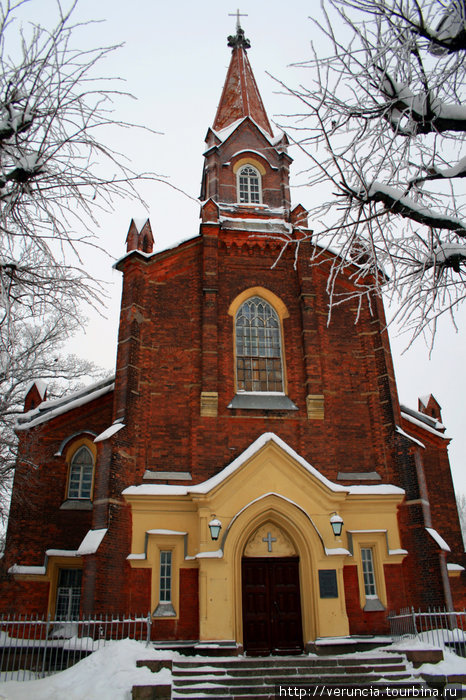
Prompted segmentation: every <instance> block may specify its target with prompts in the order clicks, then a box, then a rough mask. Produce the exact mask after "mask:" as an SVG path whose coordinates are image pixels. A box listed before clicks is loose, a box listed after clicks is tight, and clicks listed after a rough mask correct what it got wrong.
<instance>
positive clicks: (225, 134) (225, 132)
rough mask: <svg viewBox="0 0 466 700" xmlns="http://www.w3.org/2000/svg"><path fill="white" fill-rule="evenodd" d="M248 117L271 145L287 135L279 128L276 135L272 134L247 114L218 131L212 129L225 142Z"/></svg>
mask: <svg viewBox="0 0 466 700" xmlns="http://www.w3.org/2000/svg"><path fill="white" fill-rule="evenodd" d="M246 119H249V121H251V122H252V123H253V124H254V126H256V127H257V128H258V129H259V131H260V132H261V134H262V135H263V136H264V138H265V139H267V141H268V142H269V143H270V145H271V146H277V145H278V144H279V143H280V141H281V140H282V138H283V136H284V135H285V133H284V132H283V131H281V130H278V132H277V135H276V136H271V135H270V134H268V133H267V132H266V131H265V129H263V128H262V127H261V126H259V124H258V123H257V122H256V121H254V119H252V118H251V117H249V116H245V117H241V118H240V119H237V120H236V121H234V122H232V123H231V124H229V125H228V126H226V127H225V128H224V129H219V130H218V131H216V130H215V129H211V131H212V133H214V134H215V136H216V137H217V138H218V139H219V140H220V141H221V142H222V143H223V141H226V140H227V139H228V138H229V137H230V136H231V135H232V133H233V132H234V131H236V129H237V128H238V127H239V126H240V124H242V123H243V122H244V121H246Z"/></svg>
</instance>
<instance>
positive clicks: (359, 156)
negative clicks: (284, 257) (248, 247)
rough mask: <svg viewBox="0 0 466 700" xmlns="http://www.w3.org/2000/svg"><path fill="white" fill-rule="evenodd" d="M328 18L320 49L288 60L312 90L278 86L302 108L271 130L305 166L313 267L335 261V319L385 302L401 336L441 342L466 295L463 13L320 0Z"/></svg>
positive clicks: (402, 1)
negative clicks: (446, 322) (344, 309)
mask: <svg viewBox="0 0 466 700" xmlns="http://www.w3.org/2000/svg"><path fill="white" fill-rule="evenodd" d="M322 16H323V19H322V20H319V19H316V18H315V17H314V18H311V19H312V22H313V23H314V25H316V26H317V28H318V30H319V32H320V34H321V38H322V39H323V41H324V42H326V46H327V52H326V54H323V53H322V50H321V48H320V47H321V46H322V43H320V44H319V52H317V50H316V49H315V48H314V46H313V45H311V49H312V54H311V56H310V59H309V60H308V61H305V62H301V63H299V64H296V67H297V68H299V69H304V68H305V69H307V71H306V75H307V76H308V79H309V81H310V82H309V83H306V82H304V84H303V83H302V84H301V85H299V87H296V88H294V87H292V86H289V85H284V84H283V83H280V85H281V86H282V88H284V89H285V90H286V92H287V93H288V94H289V95H291V96H293V97H294V98H295V104H296V108H295V112H294V113H289V114H287V115H282V118H281V120H280V122H279V124H278V125H279V126H280V127H281V128H283V129H286V131H287V133H288V135H289V138H290V140H291V141H292V142H293V144H294V146H295V147H296V148H299V149H301V151H302V152H303V153H304V154H305V155H306V156H307V158H308V164H309V165H308V168H307V169H306V170H305V171H303V172H302V174H301V178H302V181H301V182H300V183H299V184H300V186H301V187H303V186H307V187H309V189H310V190H311V191H312V196H311V201H314V202H317V203H316V204H315V205H313V207H312V208H311V209H310V210H309V221H310V224H309V225H310V227H311V228H312V229H313V234H312V244H313V248H312V251H313V252H312V254H311V262H312V263H313V264H316V265H320V264H322V260H323V259H324V257H325V256H323V254H322V251H328V250H332V251H334V253H335V254H336V256H335V257H334V259H333V262H332V264H331V266H330V279H329V283H328V293H329V297H330V313H331V307H332V305H335V304H340V303H343V302H344V301H345V299H350V300H355V299H357V300H359V304H364V303H366V302H368V303H369V304H370V303H371V302H370V298H371V295H372V296H373V295H376V296H377V295H382V294H387V295H389V297H390V298H394V299H396V300H397V303H398V304H399V308H400V310H399V312H398V316H397V320H398V322H399V323H400V324H402V326H403V328H404V329H405V330H406V329H408V330H410V331H411V332H412V334H413V336H416V335H417V334H419V333H424V332H425V331H426V330H427V329H430V330H431V331H432V332H433V333H435V329H436V320H437V318H438V317H439V316H442V315H443V314H445V313H448V314H450V315H451V316H452V318H454V311H455V308H456V307H457V306H458V305H459V304H460V303H462V301H463V300H464V298H465V294H466V290H465V282H466V269H465V257H464V240H465V238H466V192H465V189H464V178H465V177H466V153H465V151H464V144H465V139H466V106H465V105H466V50H465V49H466V34H465V31H466V18H465V4H464V2H461V1H460V0H452V2H450V3H448V4H446V3H444V2H442V1H441V0H390V2H389V1H388V0H371V1H370V2H369V0H323V3H322ZM342 23H343V27H342ZM288 245H292V242H291V243H289V244H288ZM358 250H359V251H361V250H364V254H363V255H361V254H359V253H358V252H357V251H358ZM355 251H356V252H355ZM375 270H383V271H384V273H385V274H384V275H379V274H376V273H374V271H375ZM342 275H344V276H345V277H346V279H351V280H352V282H353V284H354V287H353V288H352V289H350V290H348V291H342V290H343V287H341V286H339V284H338V279H339V278H340V276H342ZM371 275H372V276H371Z"/></svg>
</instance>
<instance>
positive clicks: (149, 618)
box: [146, 610, 152, 647]
mask: <svg viewBox="0 0 466 700" xmlns="http://www.w3.org/2000/svg"><path fill="white" fill-rule="evenodd" d="M151 625H152V615H151V614H150V610H149V612H148V613H147V618H146V627H147V634H146V647H148V646H149V644H150V637H151Z"/></svg>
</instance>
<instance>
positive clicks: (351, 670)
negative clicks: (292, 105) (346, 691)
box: [133, 654, 425, 700]
mask: <svg viewBox="0 0 466 700" xmlns="http://www.w3.org/2000/svg"><path fill="white" fill-rule="evenodd" d="M142 663H143V662H140V664H138V665H141V664H142ZM147 665H148V666H149V667H150V665H149V663H148V664H147ZM172 679H173V680H172V698H173V700H194V699H195V700H198V699H200V698H213V699H215V700H224V699H225V700H226V699H227V698H228V700H232V698H238V699H239V698H241V700H247V698H254V699H258V698H259V699H261V698H262V699H264V700H265V699H266V698H268V699H274V698H276V697H277V698H278V697H280V694H279V688H280V686H281V687H282V689H285V688H286V689H287V690H288V689H289V688H291V689H292V690H293V692H294V688H295V687H296V688H300V687H301V688H302V687H305V686H314V687H315V686H318V690H317V691H316V694H317V695H319V696H321V691H322V690H323V689H324V688H325V686H337V687H342V686H351V687H352V688H353V689H354V687H357V686H364V687H366V688H367V686H369V685H373V684H379V685H381V686H382V687H383V688H385V686H389V687H391V688H394V687H395V686H399V687H400V693H401V688H403V697H409V696H410V695H411V693H410V692H409V689H411V688H412V689H414V688H417V689H418V690H419V687H420V686H423V685H424V684H425V681H424V680H423V679H422V678H419V677H418V676H413V675H412V672H411V670H409V669H408V668H407V661H406V658H405V657H404V656H402V655H392V654H391V655H390V656H384V655H380V656H378V655H376V654H374V655H368V656H367V655H359V654H358V655H355V656H349V655H348V656H337V657H334V656H331V657H322V656H320V657H314V656H312V657H310V656H293V657H286V656H280V657H277V656H275V657H274V656H269V657H260V658H259V657H257V658H247V657H246V658H245V657H236V658H212V657H211V658H202V659H200V658H197V659H186V660H177V661H173V667H172ZM405 689H406V690H405ZM322 696H324V697H325V696H326V694H325V691H323V692H322ZM136 697H137V698H141V699H142V698H143V697H145V698H146V697H147V698H149V697H153V698H156V697H158V695H156V694H154V695H144V696H143V695H135V694H134V692H133V698H136ZM282 697H300V695H299V692H298V694H297V695H285V694H284V693H282ZM301 697H305V696H304V695H301ZM418 697H419V696H418Z"/></svg>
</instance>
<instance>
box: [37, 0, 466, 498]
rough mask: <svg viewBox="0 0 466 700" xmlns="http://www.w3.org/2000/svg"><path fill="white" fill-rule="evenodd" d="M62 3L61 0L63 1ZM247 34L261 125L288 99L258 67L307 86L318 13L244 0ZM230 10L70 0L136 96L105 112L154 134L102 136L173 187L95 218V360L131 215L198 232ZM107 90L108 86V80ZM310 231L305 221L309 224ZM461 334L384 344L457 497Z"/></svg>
mask: <svg viewBox="0 0 466 700" xmlns="http://www.w3.org/2000/svg"><path fill="white" fill-rule="evenodd" d="M64 6H66V3H64ZM240 9H241V12H242V13H247V15H248V16H247V17H243V18H242V20H241V21H242V26H243V28H244V30H245V34H246V36H247V37H248V38H249V39H250V40H251V44H252V47H251V49H250V50H249V52H248V54H249V59H250V61H251V64H252V68H253V71H254V74H255V77H256V80H257V82H258V85H259V90H260V92H261V95H262V99H263V101H264V104H265V107H266V109H267V112H268V114H269V117H270V118H271V119H272V120H276V121H278V122H279V121H280V117H279V116H278V115H280V114H283V113H285V114H286V113H290V112H293V111H294V110H295V109H296V105H294V104H293V102H292V100H291V99H290V98H289V97H287V96H285V95H284V94H283V93H281V91H280V88H279V87H278V85H277V83H276V82H274V81H273V79H272V78H271V77H270V76H269V75H267V73H270V74H272V75H273V76H275V77H277V78H279V79H281V80H283V81H284V82H285V83H287V84H289V85H292V86H297V85H298V84H299V83H300V82H307V84H310V82H311V80H312V75H311V73H310V71H309V70H302V69H301V70H298V69H296V68H293V67H290V65H289V64H291V63H294V62H300V61H304V60H306V59H308V58H310V41H311V39H312V40H313V41H315V42H316V46H317V49H318V50H319V51H322V55H324V54H325V45H324V44H323V43H321V41H320V39H319V34H318V31H317V30H316V28H315V26H314V25H313V23H312V21H311V19H309V17H308V16H309V14H310V13H311V12H314V14H315V16H318V14H319V12H320V9H319V6H318V4H317V3H315V2H303V1H302V0H293V1H292V2H288V3H284V2H283V1H282V0H268V1H267V2H265V1H264V0H245V1H244V4H243V6H242V7H241V8H240ZM229 13H236V7H235V6H234V5H233V4H232V3H230V2H225V1H224V0H216V1H215V2H214V1H213V0H198V1H197V2H192V0H178V1H177V2H171V3H170V2H167V1H166V0H164V1H163V2H162V1H161V0H133V1H132V3H131V5H130V4H129V3H128V2H127V1H125V2H123V1H122V0H99V1H98V2H96V1H95V0H79V2H78V7H77V10H76V12H75V19H76V20H80V21H86V20H104V22H103V23H97V24H93V25H89V26H87V27H85V28H82V29H80V30H79V32H77V33H76V35H75V45H77V46H79V47H80V48H85V47H95V46H98V45H109V44H120V43H124V46H123V47H122V48H120V49H118V51H116V52H114V53H113V54H111V55H110V56H109V57H108V58H107V59H106V60H105V62H104V63H103V64H102V66H101V73H102V74H104V73H105V74H106V75H108V76H112V77H115V76H118V77H119V78H122V79H123V80H124V81H125V82H124V83H122V84H120V85H119V87H120V89H122V90H125V91H128V92H130V93H132V95H134V97H135V98H136V99H135V100H131V99H128V98H121V99H120V98H118V99H117V100H116V102H115V110H116V112H115V118H116V119H121V120H122V121H127V122H138V123H139V124H142V125H146V126H147V127H150V128H151V129H154V130H156V131H159V132H163V133H162V134H161V135H155V134H149V133H143V132H138V131H137V130H135V129H128V130H126V131H125V132H120V133H119V134H118V135H115V134H111V135H109V138H110V139H111V140H113V145H114V146H115V147H117V148H118V149H119V150H120V151H121V152H122V153H123V154H125V155H126V156H127V157H128V158H129V159H130V160H131V161H132V165H133V167H134V169H135V170H138V171H153V172H157V173H160V174H162V175H164V176H166V177H167V178H168V179H169V182H170V183H172V184H173V185H174V186H175V187H177V188H179V189H180V190H182V191H184V192H185V193H186V195H184V194H182V193H181V192H179V191H177V190H174V189H171V188H170V187H168V186H167V185H164V184H159V183H151V184H150V185H141V187H140V190H141V193H142V194H143V196H144V197H145V199H146V202H147V210H144V209H143V208H142V207H141V205H140V204H138V203H137V202H134V201H124V202H115V208H114V211H113V212H112V213H108V214H104V213H99V214H98V217H97V218H98V221H99V228H98V229H96V231H95V233H96V234H97V235H98V241H99V244H100V245H102V246H103V248H104V249H105V250H107V251H108V253H109V256H106V255H104V254H103V253H100V252H98V251H96V250H91V249H89V250H87V251H86V252H85V253H84V257H85V264H86V265H87V266H88V267H89V269H90V271H92V273H93V274H94V275H96V276H98V277H100V278H102V279H105V280H106V281H107V282H108V283H109V287H108V294H109V298H108V311H107V318H106V319H104V318H101V317H97V316H95V315H94V316H93V317H92V318H91V321H90V324H89V327H88V330H87V333H86V334H85V335H83V336H82V337H79V338H78V339H77V340H76V341H75V343H74V345H73V350H74V351H75V352H76V353H77V354H80V355H82V356H85V357H88V358H92V359H94V360H95V361H96V362H97V363H99V364H102V365H104V366H106V367H109V368H113V365H114V361H115V349H116V328H117V322H118V310H119V301H120V273H118V272H115V271H114V270H112V262H113V261H114V260H115V259H117V258H119V257H120V256H121V255H123V253H124V243H125V237H126V233H127V230H128V226H129V222H130V219H131V217H132V216H137V217H139V218H140V217H142V216H144V215H145V214H146V213H147V212H148V213H149V214H150V219H151V224H152V229H153V232H154V236H155V238H156V248H157V249H163V248H165V247H167V246H169V245H172V244H173V243H174V242H176V241H178V240H180V239H185V238H189V237H191V236H194V235H196V233H197V232H198V228H199V204H198V203H197V202H196V201H195V200H196V198H197V197H198V196H199V191H200V180H201V173H202V163H203V159H202V153H203V150H204V137H205V134H206V131H207V128H208V126H210V125H211V124H212V122H213V119H214V116H215V111H216V108H217V104H218V101H219V98H220V94H221V90H222V87H223V82H224V79H225V76H226V70H227V67H228V64H229V60H230V49H228V47H227V45H226V37H227V35H228V34H232V33H234V31H235V18H234V17H230V16H229ZM23 17H24V21H27V20H28V19H35V20H38V21H40V22H41V23H42V24H44V25H46V26H50V24H51V23H53V21H54V18H55V17H56V2H54V0H31V1H30V3H29V4H27V5H25V6H24V8H23ZM115 87H117V85H115ZM290 155H292V157H294V158H295V163H294V166H293V170H292V175H293V177H292V185H294V187H293V189H292V199H293V203H294V204H297V203H298V202H301V203H302V204H303V206H304V207H306V206H307V207H310V205H311V203H312V202H314V201H315V198H316V197H318V196H319V193H317V192H315V191H313V190H312V189H311V188H308V187H302V186H301V187H300V186H299V182H300V180H299V176H297V174H298V173H299V172H300V171H301V170H303V169H305V167H306V163H305V161H303V159H302V156H300V154H299V153H298V152H294V150H293V149H291V151H290ZM310 226H311V227H312V222H310ZM458 323H459V325H460V328H461V331H460V332H459V333H455V332H454V330H453V328H452V326H451V324H450V323H449V322H448V323H447V322H445V323H443V324H441V328H440V332H439V334H438V337H437V342H436V346H435V348H434V351H433V353H432V356H431V358H430V359H429V349H428V347H427V346H426V345H425V344H424V343H423V341H418V342H416V343H415V344H414V346H413V347H412V348H410V349H409V350H408V351H407V352H406V353H405V354H404V355H402V354H401V353H402V351H403V349H404V348H405V347H406V342H407V340H406V338H397V337H396V336H394V334H393V333H391V342H392V350H393V354H394V361H395V367H396V372H397V378H398V390H399V394H400V399H401V401H402V402H403V403H406V404H407V405H409V406H411V407H412V408H417V397H418V396H422V395H426V394H429V393H433V394H434V395H435V397H436V398H437V400H438V401H439V403H440V405H441V406H442V411H443V419H444V423H445V424H446V426H447V434H448V435H449V436H451V437H452V438H453V442H452V444H451V447H450V459H451V463H452V470H453V474H454V480H455V485H456V488H457V490H458V491H461V492H464V493H466V473H465V472H466V469H465V467H466V421H465V411H464V405H465V397H466V371H465V346H466V343H465V332H464V326H465V324H466V312H465V309H464V308H463V309H462V312H461V314H460V316H459V317H458Z"/></svg>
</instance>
